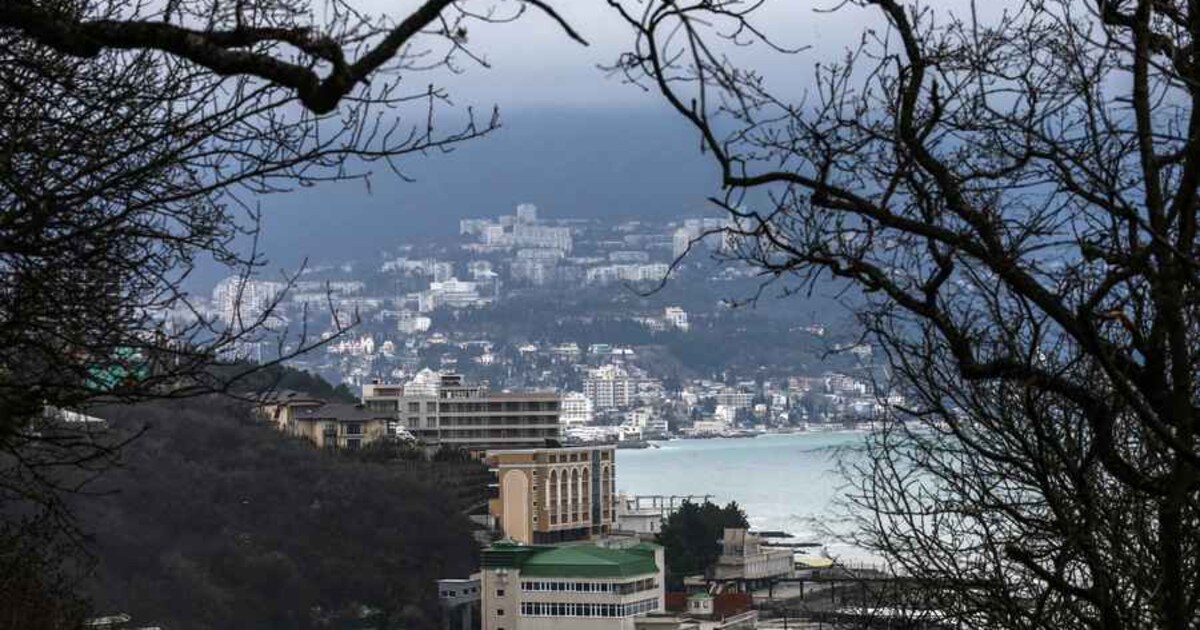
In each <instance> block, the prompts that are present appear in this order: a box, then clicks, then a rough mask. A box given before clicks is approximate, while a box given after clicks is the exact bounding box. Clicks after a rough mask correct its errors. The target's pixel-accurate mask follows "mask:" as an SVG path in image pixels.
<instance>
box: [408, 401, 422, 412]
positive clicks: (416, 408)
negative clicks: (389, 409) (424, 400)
mask: <svg viewBox="0 0 1200 630" xmlns="http://www.w3.org/2000/svg"><path fill="white" fill-rule="evenodd" d="M420 411H421V403H419V402H410V403H408V412H409V413H419V412H420Z"/></svg>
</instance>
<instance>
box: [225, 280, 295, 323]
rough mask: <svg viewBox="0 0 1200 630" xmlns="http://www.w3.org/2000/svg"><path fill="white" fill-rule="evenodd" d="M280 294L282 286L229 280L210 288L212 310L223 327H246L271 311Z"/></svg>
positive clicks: (278, 283) (259, 281)
mask: <svg viewBox="0 0 1200 630" xmlns="http://www.w3.org/2000/svg"><path fill="white" fill-rule="evenodd" d="M283 290H284V285H283V283H281V282H264V281H262V280H252V279H249V278H245V277H242V276H230V277H228V278H225V279H224V280H222V281H220V282H218V283H217V286H215V287H213V292H212V302H213V309H214V310H216V312H217V314H218V315H220V317H221V321H223V322H225V324H226V325H232V326H234V327H239V326H244V327H249V326H252V325H254V324H255V323H257V322H258V319H259V318H260V317H261V316H262V315H263V313H265V312H266V311H267V310H268V309H270V308H271V306H272V305H273V304H274V303H275V301H276V299H277V298H278V297H279V294H280V293H282V292H283Z"/></svg>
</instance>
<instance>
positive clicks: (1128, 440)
mask: <svg viewBox="0 0 1200 630" xmlns="http://www.w3.org/2000/svg"><path fill="white" fill-rule="evenodd" d="M610 4H612V5H614V6H615V7H617V8H618V9H619V10H620V11H621V14H622V15H623V17H624V18H625V19H626V21H627V22H628V24H629V25H630V27H631V28H633V29H634V30H635V31H636V33H637V35H638V39H637V44H636V47H635V49H634V50H632V51H631V52H629V53H628V54H626V55H624V56H623V57H622V58H621V59H620V61H619V63H618V66H619V68H620V69H622V70H623V71H624V72H625V73H626V74H627V75H628V76H629V77H630V78H631V79H632V80H635V81H637V82H639V83H641V84H642V85H644V86H646V87H647V88H649V89H652V90H655V91H657V92H660V93H661V94H662V95H663V97H664V98H665V99H666V101H667V102H668V103H669V104H670V105H671V106H673V107H674V109H675V110H676V111H677V112H678V113H679V115H681V116H682V117H683V118H685V119H686V120H688V121H690V123H692V125H694V127H695V128H696V130H697V131H698V132H699V134H700V135H701V137H702V139H703V147H704V149H705V150H706V151H707V152H708V153H710V154H711V155H712V156H713V159H714V160H715V161H716V163H717V165H718V166H719V167H720V169H721V173H722V184H723V185H724V186H725V188H726V190H727V194H726V195H725V196H724V197H722V198H720V199H714V202H715V203H716V204H718V205H719V206H721V207H722V208H725V209H726V210H727V211H728V213H729V216H730V218H731V226H730V227H729V228H728V230H727V232H728V235H727V236H728V238H729V241H728V242H730V243H732V244H733V251H732V252H731V255H732V256H733V257H734V258H737V259H741V260H744V261H747V262H749V263H750V264H752V265H755V266H757V267H758V268H759V269H760V270H761V271H762V272H763V274H764V276H765V277H766V278H767V279H768V280H772V281H775V282H778V283H779V285H778V286H781V287H783V289H784V290H803V289H804V287H805V286H806V285H807V283H808V282H811V281H812V280H813V279H814V278H815V277H817V276H818V275H826V276H834V277H837V278H842V279H845V280H847V281H849V283H850V284H851V285H853V286H855V287H857V288H860V289H862V291H863V292H864V294H865V296H864V299H863V307H862V311H861V321H862V322H863V324H864V325H865V327H866V329H867V330H868V331H869V332H870V333H872V334H873V336H874V338H875V341H876V342H877V343H879V344H880V345H881V346H882V347H883V348H884V349H885V350H886V352H887V353H888V355H889V357H890V360H891V364H892V368H893V369H892V371H893V377H894V378H893V382H892V385H893V386H894V387H897V388H899V389H900V390H901V391H903V393H905V394H906V396H907V397H908V403H907V404H906V405H904V406H903V407H902V408H897V409H895V412H896V413H895V417H896V420H897V423H895V424H894V425H892V426H891V428H890V429H888V430H887V431H885V432H883V433H881V434H879V435H877V436H875V437H874V438H873V439H872V440H871V441H870V443H869V447H868V453H867V455H868V457H867V458H865V461H866V463H865V464H863V465H861V466H860V467H858V468H857V469H856V471H855V472H857V473H858V475H859V476H858V477H857V479H856V480H855V481H856V484H857V486H858V488H857V490H856V491H855V493H854V495H853V496H852V501H853V502H854V503H855V504H857V506H858V507H859V508H860V510H859V512H858V513H859V514H860V516H861V519H862V523H861V524H862V526H863V528H864V533H863V538H862V541H861V542H862V543H863V544H866V545H867V546H869V547H871V548H874V549H876V550H878V551H880V552H881V553H882V554H883V555H884V556H886V557H887V559H888V560H889V561H890V562H891V563H892V565H893V567H895V568H896V569H897V570H898V571H900V572H902V573H904V574H906V575H907V576H909V577H910V578H913V579H914V583H916V584H918V585H923V592H922V593H920V595H921V597H918V598H917V599H918V600H921V601H924V602H925V603H926V604H927V605H929V606H933V607H936V608H938V609H940V610H941V614H942V615H944V616H943V617H940V619H941V620H942V621H943V622H946V623H956V622H957V623H961V624H964V625H965V626H968V627H1004V628H1061V627H1093V628H1179V629H1182V628H1188V627H1195V626H1196V624H1197V623H1198V621H1200V616H1198V615H1200V518H1198V511H1197V510H1198V507H1200V506H1198V505H1197V499H1198V497H1200V495H1198V492H1197V491H1198V489H1200V444H1198V442H1197V429H1198V428H1200V426H1198V424H1197V423H1198V422H1200V410H1198V408H1197V402H1198V400H1197V392H1198V388H1197V365H1198V361H1197V359H1198V357H1197V349H1198V341H1200V335H1198V332H1200V331H1198V330H1197V324H1198V322H1200V309H1198V308H1197V307H1198V305H1200V302H1198V301H1197V296H1198V295H1200V293H1198V290H1200V283H1198V282H1197V281H1198V276H1197V273H1196V271H1197V270H1196V260H1197V246H1198V245H1200V243H1198V242H1197V208H1198V205H1200V196H1198V195H1197V188H1198V183H1200V108H1197V107H1196V105H1197V100H1200V56H1198V52H1197V50H1198V49H1197V42H1198V41H1200V7H1198V6H1197V5H1196V3H1194V2H1182V1H1174V0H1091V1H1071V0H1062V1H1054V0H1051V1H1032V0H1030V1H1023V2H1014V3H1010V4H1011V6H1008V7H1006V8H1004V7H996V6H992V5H991V4H990V3H989V4H987V5H985V4H983V3H980V5H979V6H978V7H976V6H975V3H968V4H963V5H959V6H960V8H961V9H962V10H961V11H959V12H951V11H949V10H941V6H940V5H938V4H936V3H923V4H915V3H905V2H900V1H898V0H861V1H855V2H845V3H841V5H840V7H841V8H840V10H844V11H860V12H863V14H867V13H868V12H869V13H871V14H873V15H872V17H874V18H878V19H879V21H880V22H881V23H882V24H883V28H881V29H878V30H870V31H866V32H864V34H863V38H862V43H861V45H860V46H858V47H857V48H855V49H853V50H851V51H849V52H848V54H846V55H845V56H844V57H842V58H841V60H840V61H837V62H835V63H833V64H829V65H826V64H821V65H819V66H818V68H817V72H816V81H815V83H814V85H813V87H812V89H811V90H810V91H809V92H808V93H807V94H806V97H805V99H804V100H789V99H787V98H784V97H781V96H779V95H778V93H777V92H774V91H772V90H771V89H769V87H768V86H769V82H768V79H769V78H770V77H766V78H764V77H763V76H762V75H761V74H759V73H757V72H755V71H754V70H753V69H750V68H741V67H738V66H737V65H736V64H734V63H733V62H732V61H731V60H730V59H729V58H728V57H727V56H726V52H727V51H728V50H729V48H730V45H731V44H734V43H736V44H744V45H759V46H766V47H769V48H771V49H773V50H775V51H776V52H778V53H779V54H781V55H786V54H788V53H789V52H792V51H789V50H788V49H787V48H785V47H782V46H779V45H777V44H775V43H773V42H771V41H769V39H770V38H768V37H764V31H763V30H761V29H760V27H762V26H764V25H763V24H761V23H760V21H759V13H758V10H759V7H760V5H762V4H764V3H744V2H732V1H725V0H690V1H686V2H648V3H646V4H639V5H638V6H636V7H632V6H625V7H621V6H620V5H621V3H619V2H616V1H615V0H613V1H612V2H610ZM766 4H769V3H766Z"/></svg>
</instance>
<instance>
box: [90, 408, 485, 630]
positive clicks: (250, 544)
mask: <svg viewBox="0 0 1200 630" xmlns="http://www.w3.org/2000/svg"><path fill="white" fill-rule="evenodd" d="M99 415H102V416H103V417H105V418H107V419H109V420H110V421H111V422H112V423H113V425H114V428H115V429H116V430H118V431H124V432H134V431H138V430H140V429H141V428H142V427H145V428H146V431H145V434H144V435H142V436H141V437H139V438H138V439H137V440H136V441H134V442H133V443H132V445H130V446H129V447H127V450H126V452H125V453H124V466H123V467H122V468H121V469H118V470H115V471H112V472H110V473H108V474H107V475H105V476H104V477H103V478H102V479H101V480H100V482H99V483H98V484H97V485H95V486H94V487H93V488H92V489H93V490H94V491H100V492H106V493H108V494H103V495H102V496H88V497H80V498H79V499H78V501H77V502H78V507H77V509H78V510H79V514H80V515H81V518H82V524H83V526H84V528H85V529H87V530H89V531H90V532H92V533H93V534H94V541H93V548H94V552H95V554H96V557H97V565H98V569H97V572H96V574H95V577H94V579H93V580H91V583H90V589H89V590H90V595H91V597H92V600H93V604H94V609H95V612H96V613H97V614H111V613H116V612H125V613H128V614H130V615H132V616H133V618H134V620H135V621H136V622H137V623H138V624H139V625H161V626H163V627H169V628H172V629H193V628H195V629H198V628H288V629H293V628H313V627H331V628H339V627H377V628H393V627H395V628H400V627H403V628H423V627H432V626H434V625H436V624H437V603H436V588H435V584H434V580H435V579H437V578H439V577H447V576H465V575H467V574H468V573H469V572H470V571H471V570H472V569H473V568H474V566H475V563H476V562H477V559H476V556H477V553H476V549H477V547H476V544H475V542H474V540H473V539H472V537H471V532H470V526H469V523H468V521H467V520H466V518H465V517H463V516H461V515H460V510H461V509H462V507H463V506H464V504H465V503H467V502H470V501H473V500H475V499H476V498H477V497H476V496H475V495H476V494H477V492H474V491H472V490H471V488H475V487H483V486H482V485H481V484H480V483H479V482H480V480H481V475H486V474H487V471H486V469H484V467H483V466H482V465H481V464H479V463H477V462H469V461H468V462H463V461H445V459H447V458H441V459H442V460H443V461H434V462H430V461H422V460H420V459H419V458H416V459H413V458H409V459H408V460H406V461H402V462H397V461H390V458H381V457H378V455H379V454H378V453H376V454H375V455H376V456H375V457H373V458H372V461H368V460H367V459H365V458H361V457H356V456H349V455H340V454H337V453H330V452H321V451H318V450H316V449H314V448H313V447H312V446H310V445H309V444H307V443H305V442H303V441H301V440H298V439H294V438H288V437H285V436H282V435H280V434H278V433H276V432H275V431H273V430H272V429H270V428H269V427H266V426H263V425H261V424H257V423H255V421H254V419H253V416H252V415H251V413H250V410H249V407H248V406H247V405H246V404H244V403H239V402H237V401H233V400H229V399H224V398H205V399H194V400H189V401H183V402H156V403H148V404H141V405H136V406H123V407H113V408H109V409H105V410H103V411H102V413H100V414H99ZM381 460H384V461H381Z"/></svg>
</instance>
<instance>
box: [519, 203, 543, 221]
mask: <svg viewBox="0 0 1200 630" xmlns="http://www.w3.org/2000/svg"><path fill="white" fill-rule="evenodd" d="M537 221H538V209H537V206H535V205H533V204H531V203H522V204H519V205H517V223H526V224H533V223H537Z"/></svg>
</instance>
